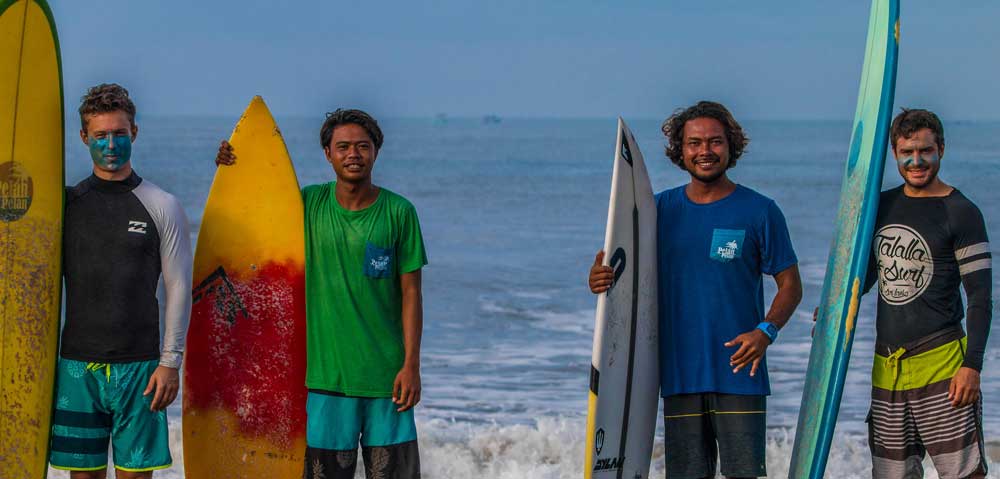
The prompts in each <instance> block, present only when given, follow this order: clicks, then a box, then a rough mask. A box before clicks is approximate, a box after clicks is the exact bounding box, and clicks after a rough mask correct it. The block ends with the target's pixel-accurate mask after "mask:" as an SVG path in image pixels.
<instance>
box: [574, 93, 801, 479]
mask: <svg viewBox="0 0 1000 479" xmlns="http://www.w3.org/2000/svg"><path fill="white" fill-rule="evenodd" d="M662 130H663V133H664V135H665V136H666V137H667V140H668V145H667V156H668V157H669V158H670V159H671V161H673V162H674V163H675V164H677V166H678V167H680V168H681V169H683V170H685V171H687V172H688V173H689V174H690V175H691V182H690V183H688V184H686V185H684V186H680V187H677V188H673V189H668V190H666V191H663V192H661V193H659V194H657V195H656V206H657V251H658V256H659V258H658V268H659V271H658V276H659V285H660V290H659V311H660V374H661V378H660V389H661V393H662V395H663V410H664V422H665V436H666V437H665V449H666V453H665V458H666V469H667V477H670V478H687V477H691V478H701V477H713V476H715V473H716V467H717V457H718V458H719V459H720V461H719V462H721V472H722V474H723V475H724V476H726V477H730V478H736V477H759V476H764V475H766V468H765V451H764V446H765V436H764V435H765V410H766V407H765V397H766V396H767V395H768V394H770V392H771V390H770V385H769V383H768V379H767V363H766V361H765V359H764V352H765V351H766V350H767V347H768V346H769V345H770V344H771V343H773V342H774V340H775V339H776V338H777V335H778V330H779V329H781V327H782V326H784V325H785V323H787V322H788V319H789V318H790V317H791V315H792V313H793V312H794V311H795V307H796V306H798V304H799V301H800V300H801V299H802V283H801V280H800V278H799V270H798V266H797V262H798V260H797V259H796V257H795V251H794V250H793V249H792V242H791V239H790V238H789V235H788V227H787V226H786V225H785V218H784V216H783V215H782V214H781V210H780V209H779V208H778V206H777V205H776V204H775V203H774V201H773V200H771V199H770V198H767V197H765V196H763V195H761V194H760V193H757V192H755V191H753V190H751V189H749V188H747V187H745V186H742V185H737V184H736V183H733V182H732V180H730V179H729V178H728V177H727V176H726V171H727V170H728V169H729V168H732V167H734V166H736V160H737V159H738V158H739V157H740V155H741V154H742V153H743V150H744V148H745V147H746V145H747V143H749V139H748V138H747V137H746V136H745V135H744V133H743V129H742V128H741V127H740V125H739V123H737V122H736V120H735V119H734V118H733V116H732V114H730V113H729V111H728V110H727V109H726V108H725V107H724V106H722V105H721V104H719V103H714V102H708V101H702V102H699V103H698V104H696V105H694V106H692V107H690V108H687V109H685V110H680V111H678V112H677V113H675V114H674V115H673V116H671V117H670V118H668V119H667V120H666V121H665V122H664V123H663V127H662ZM603 259H604V253H603V252H598V254H597V258H595V260H594V265H593V267H592V268H591V270H590V278H589V280H590V289H591V291H593V292H594V293H595V294H598V293H603V292H605V291H607V290H608V288H609V287H610V286H611V283H612V281H613V279H614V273H613V271H612V269H611V268H610V267H607V266H602V265H601V263H602V260H603ZM762 274H767V275H770V276H773V277H774V280H775V283H777V286H778V293H777V294H776V295H775V297H774V299H773V301H772V303H771V308H770V310H769V311H768V312H767V314H766V315H765V314H764V289H763V279H762V276H761V275H762Z"/></svg>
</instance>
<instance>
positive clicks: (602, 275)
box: [588, 251, 615, 294]
mask: <svg viewBox="0 0 1000 479" xmlns="http://www.w3.org/2000/svg"><path fill="white" fill-rule="evenodd" d="M602 262H604V251H598V252H597V256H596V257H594V265H593V266H591V267H590V278H589V281H588V282H589V283H590V292H591V293H594V294H601V293H603V292H605V291H607V290H609V289H611V283H612V282H613V281H614V280H615V270H613V269H611V267H610V266H602V265H601V263H602Z"/></svg>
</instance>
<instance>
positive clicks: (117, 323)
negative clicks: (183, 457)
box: [49, 84, 192, 479]
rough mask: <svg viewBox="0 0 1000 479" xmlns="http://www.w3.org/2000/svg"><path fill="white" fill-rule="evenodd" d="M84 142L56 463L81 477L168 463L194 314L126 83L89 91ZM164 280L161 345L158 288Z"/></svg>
mask: <svg viewBox="0 0 1000 479" xmlns="http://www.w3.org/2000/svg"><path fill="white" fill-rule="evenodd" d="M79 111H80V122H81V124H82V125H81V126H82V127H81V129H80V139H81V140H82V141H83V143H84V144H85V145H87V147H88V149H89V150H90V157H91V160H92V162H93V174H92V175H91V176H90V177H88V178H86V179H84V180H83V181H81V182H80V183H78V184H77V185H76V186H73V187H71V188H67V189H66V203H65V205H66V206H65V222H64V229H63V275H64V277H65V282H66V283H65V284H66V321H65V325H64V327H63V331H62V341H61V348H60V358H59V366H58V369H57V373H56V409H55V412H54V414H53V421H52V424H53V426H52V442H51V446H50V450H51V452H50V457H49V462H50V464H51V465H52V467H54V468H56V469H65V470H70V471H72V473H71V476H70V477H72V479H103V478H104V477H106V476H107V461H108V443H109V442H110V443H111V446H112V449H113V455H114V464H115V469H116V474H115V475H116V477H118V478H119V479H123V478H124V479H137V478H150V477H152V475H153V472H152V471H154V470H156V469H163V468H167V467H170V465H171V457H170V450H169V447H168V434H167V431H168V430H167V417H166V411H165V409H166V407H167V406H168V405H169V404H170V403H171V402H173V401H174V399H175V398H176V397H177V391H178V388H179V380H178V373H177V370H178V368H179V367H180V365H181V357H182V354H183V351H184V338H185V336H186V332H187V324H188V319H189V317H190V312H191V263H192V261H191V240H190V235H189V232H188V222H187V218H186V217H185V215H184V211H183V209H182V208H181V206H180V203H179V202H178V201H177V200H176V199H175V198H174V197H173V196H172V195H170V194H169V193H166V192H165V191H163V190H161V189H160V188H158V187H157V186H155V185H153V184H152V183H150V182H149V181H147V180H144V179H142V178H140V177H139V175H137V174H136V173H135V172H134V171H133V170H132V163H131V158H132V141H134V140H135V138H136V135H137V134H138V132H139V130H138V127H137V126H136V124H135V105H134V104H133V103H132V100H131V99H130V98H129V95H128V91H127V90H125V89H124V88H122V87H121V86H119V85H114V84H111V85H108V84H102V85H98V86H96V87H93V88H91V89H90V90H89V91H88V92H87V95H85V96H84V97H83V101H82V104H81V105H80V110H79ZM161 274H162V277H163V284H164V291H165V296H166V298H165V299H166V308H165V314H164V317H163V323H164V325H163V331H164V333H163V341H162V346H161V342H160V314H159V304H158V301H157V298H156V290H157V285H158V283H159V280H160V277H161Z"/></svg>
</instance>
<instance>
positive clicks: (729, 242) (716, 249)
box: [708, 228, 746, 263]
mask: <svg viewBox="0 0 1000 479" xmlns="http://www.w3.org/2000/svg"><path fill="white" fill-rule="evenodd" d="M745 237H746V230H724V229H718V228H717V229H715V230H712V247H711V249H710V250H709V252H708V257H709V258H712V259H714V260H716V261H719V262H722V263H728V262H730V261H732V260H734V259H736V258H741V257H742V256H743V239H744V238H745Z"/></svg>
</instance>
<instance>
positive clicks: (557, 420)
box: [50, 114, 1000, 479]
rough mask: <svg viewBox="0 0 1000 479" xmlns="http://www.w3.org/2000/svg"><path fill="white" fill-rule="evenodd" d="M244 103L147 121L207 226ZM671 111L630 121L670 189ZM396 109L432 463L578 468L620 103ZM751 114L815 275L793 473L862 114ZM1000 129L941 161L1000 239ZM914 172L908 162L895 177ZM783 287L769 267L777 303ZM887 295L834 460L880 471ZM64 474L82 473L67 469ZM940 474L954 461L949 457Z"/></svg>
mask: <svg viewBox="0 0 1000 479" xmlns="http://www.w3.org/2000/svg"><path fill="white" fill-rule="evenodd" d="M237 119H238V115H236V114H233V115H231V116H227V117H218V118H181V117H172V118H152V117H151V118H144V117H140V118H139V119H138V120H139V124H140V133H139V138H138V140H137V142H136V143H135V146H134V148H133V164H134V166H135V168H136V170H137V171H138V172H139V174H140V175H142V176H143V177H145V178H147V179H149V180H151V181H153V182H155V183H157V184H158V185H160V186H161V187H163V188H164V189H166V190H168V191H170V192H172V193H173V194H175V195H176V196H177V197H178V198H179V199H180V201H181V202H182V203H183V205H184V207H185V209H186V211H187V214H188V216H189V219H190V221H191V223H192V231H193V232H195V234H196V232H197V230H198V227H199V224H200V220H201V208H202V207H203V205H204V202H205V198H206V196H207V194H208V189H209V185H210V184H211V181H212V176H213V174H214V170H215V166H214V163H213V158H214V156H215V151H216V149H217V147H218V142H219V140H220V139H222V138H227V137H228V136H229V133H230V131H231V129H232V126H233V125H234V124H235V122H236V120H237ZM278 122H279V125H280V127H281V129H282V132H283V134H284V137H285V141H286V143H287V144H288V147H289V151H290V153H291V156H292V158H293V159H294V162H295V166H296V169H297V171H298V175H299V181H300V183H301V184H302V185H307V184H313V183H319V182H326V181H329V180H331V179H332V178H333V172H332V169H331V168H330V166H329V164H328V163H327V162H326V161H325V159H324V158H323V154H322V150H321V149H320V146H319V138H318V137H319V127H320V125H321V123H322V116H321V115H317V116H316V117H314V118H278ZM659 123H660V122H659V121H657V120H636V121H631V122H630V127H631V128H632V130H633V132H634V133H635V135H636V138H637V140H638V141H639V143H640V148H641V150H642V152H643V153H644V155H645V158H646V163H647V166H648V168H649V171H650V175H651V177H652V181H653V187H654V190H655V191H661V190H663V189H666V188H669V187H673V186H677V185H681V184H684V183H685V182H687V175H686V174H685V173H684V172H682V171H681V170H679V169H678V168H677V167H676V166H674V165H673V164H672V163H670V162H669V160H667V159H666V158H665V157H664V155H663V140H662V135H661V134H660V132H659ZM67 126H68V127H69V128H70V129H72V128H74V127H75V125H74V124H73V123H69V124H68V125H67ZM382 126H383V130H384V132H385V135H386V143H385V145H384V147H383V149H382V151H381V152H380V155H379V159H378V161H377V162H376V167H375V181H376V183H377V184H379V185H381V186H384V187H386V188H389V189H391V190H393V191H395V192H397V193H400V194H402V195H404V196H406V197H407V198H409V199H410V200H411V201H412V202H413V203H414V205H415V206H416V208H417V211H418V213H419V215H420V220H421V226H422V228H423V233H424V239H425V242H426V244H427V253H428V256H429V260H430V264H429V265H428V266H427V268H426V269H425V270H424V315H425V320H424V340H423V349H422V358H423V361H422V366H423V368H422V372H423V387H424V391H423V400H422V402H421V404H420V405H419V406H418V409H417V417H418V430H419V434H420V437H421V444H420V447H421V461H422V464H423V471H424V477H426V478H429V479H437V478H470V477H486V478H571V477H573V478H575V477H580V474H581V473H582V466H581V465H582V460H583V452H584V451H583V448H584V446H583V444H584V441H583V439H584V438H583V430H584V423H585V419H586V417H585V416H586V398H587V384H588V374H589V364H590V356H591V342H592V337H593V326H594V307H595V304H596V298H595V297H594V296H593V295H592V294H590V292H589V289H588V288H587V285H586V277H587V273H588V270H589V267H590V264H591V263H592V262H593V255H594V254H595V253H596V251H597V250H598V249H599V248H601V246H602V244H603V238H604V226H605V221H606V215H607V201H608V193H609V189H610V182H611V180H610V174H611V164H612V163H611V159H612V154H613V149H614V141H615V119H614V118H606V119H588V120H556V119H553V120H529V119H505V120H504V121H502V122H501V123H498V124H483V123H482V122H481V121H479V120H478V119H451V120H449V121H447V122H446V123H441V122H435V121H433V120H431V119H426V120H423V119H399V120H394V119H387V120H385V121H383V123H382ZM744 127H745V128H746V129H747V131H748V133H749V135H750V137H751V138H752V141H751V144H750V147H749V148H748V150H747V152H746V153H745V155H744V157H743V158H741V159H740V160H739V162H738V165H737V167H736V168H734V169H733V170H731V172H730V175H731V177H732V178H733V179H734V180H735V181H737V182H739V183H741V184H743V185H746V186H748V187H750V188H753V189H755V190H757V191H759V192H761V193H763V194H765V195H768V196H770V197H771V198H774V199H775V200H776V201H777V202H778V204H779V206H780V207H781V208H782V210H783V212H784V214H785V216H786V218H787V221H788V225H789V228H790V230H791V236H792V240H793V242H794V244H795V248H796V252H797V254H798V256H799V260H800V264H799V267H800V269H801V273H802V279H803V283H804V288H805V289H804V297H803V301H802V304H801V305H800V307H799V309H798V311H797V312H796V314H795V316H794V317H793V319H792V321H791V322H790V323H789V324H788V326H787V327H786V328H785V329H784V330H783V331H782V333H781V336H780V338H779V340H778V342H777V343H776V344H775V345H774V346H773V347H771V348H770V350H769V351H768V365H769V368H770V369H769V372H770V376H771V388H772V392H773V395H772V396H771V397H770V398H769V407H768V409H769V410H768V427H769V433H768V435H769V445H768V470H769V472H770V475H771V477H785V475H786V471H787V469H788V462H789V459H790V452H791V442H792V438H793V437H794V427H795V423H796V420H797V414H798V405H799V402H800V400H801V397H802V385H803V379H804V374H805V368H806V364H807V362H808V356H809V348H810V336H809V331H810V328H811V316H812V310H813V308H814V307H815V306H816V304H817V303H818V300H819V294H820V290H821V288H822V282H823V275H824V268H825V266H826V259H827V254H828V252H829V248H830V245H831V241H832V234H833V222H834V218H835V215H836V207H837V201H838V196H839V192H840V181H841V177H842V175H843V169H844V160H845V158H846V154H847V148H848V140H849V137H850V127H851V125H850V123H849V122H802V121H787V122H778V121H768V122H754V121H748V122H746V123H745V124H744ZM998 129H1000V124H997V123H965V122H955V123H948V124H946V132H947V154H946V155H945V157H944V159H943V174H942V175H941V176H942V178H944V179H945V181H947V182H949V183H951V184H953V185H955V186H957V187H958V188H959V189H961V190H962V191H963V192H964V193H965V194H966V195H967V196H969V197H970V198H971V199H972V200H973V201H975V202H976V203H977V204H978V205H979V206H980V208H981V209H982V211H983V214H984V215H985V217H986V221H987V225H988V227H989V228H990V236H991V237H993V238H1000V216H998V215H1000V208H998V206H1000V188H996V187H995V186H994V185H996V184H1000V157H998V156H997V154H996V152H997V151H1000V140H998V139H997V136H996V132H997V131H998ZM71 133H72V134H70V135H68V136H67V148H66V155H67V182H68V183H71V184H72V183H75V182H76V181H78V180H79V179H82V178H83V177H85V176H86V175H87V174H88V173H89V168H90V160H89V156H88V154H87V151H86V149H85V148H84V145H82V144H81V143H80V141H79V138H78V137H76V136H73V135H74V134H75V132H71ZM237 154H238V152H237ZM899 182H900V180H899V176H898V174H897V173H896V171H895V169H894V163H893V162H891V159H890V163H889V166H888V167H887V170H886V174H885V186H886V187H891V186H895V185H897V184H899ZM192 241H194V238H193V237H192ZM994 248H996V247H994ZM997 286H998V283H997V282H996V279H995V280H994V289H1000V288H997ZM773 294H774V286H773V282H771V281H769V280H768V281H767V284H766V287H765V301H766V302H768V303H769V299H770V297H771V296H773ZM874 304H875V303H874V295H869V296H868V297H866V298H865V299H864V301H863V302H862V307H861V315H860V320H859V325H858V328H857V333H856V340H855V343H854V350H853V354H852V359H851V365H852V368H851V371H850V373H849V375H848V379H847V386H846V388H845V393H844V398H843V404H842V408H841V413H840V419H839V422H838V425H837V437H836V440H835V443H834V447H833V452H832V454H831V457H830V461H829V466H828V468H827V472H828V477H838V478H849V477H858V478H861V477H870V467H871V461H870V458H869V456H868V448H867V442H866V436H865V434H866V433H865V431H866V429H865V425H864V422H863V419H864V416H865V414H866V413H867V408H868V401H869V398H870V394H869V388H870V379H869V378H870V368H871V362H872V360H871V358H872V350H873V339H874ZM998 328H1000V327H998V326H994V328H993V330H994V334H993V337H992V339H991V341H990V345H989V348H988V351H987V359H986V367H985V370H984V372H983V386H982V387H983V394H984V397H985V411H986V413H985V431H986V436H987V441H988V442H989V443H990V445H991V447H990V449H991V450H993V452H992V455H993V456H992V457H993V458H992V462H993V464H992V470H993V472H992V474H993V475H991V476H990V477H1000V476H997V475H996V470H997V469H998V468H1000V464H997V463H996V462H997V461H998V460H1000V453H998V452H997V450H998V449H1000V368H997V367H996V364H998V359H1000V349H998V348H997V346H998V345H1000V343H998V341H1000V340H998V339H997V336H998V335H997V334H996V333H997V329H998ZM168 411H169V417H170V420H171V421H172V426H171V427H172V431H171V432H172V441H173V449H172V450H173V454H174V459H175V466H174V467H173V468H171V469H168V470H166V471H164V472H159V473H157V477H165V478H178V477H183V465H182V463H183V460H182V457H183V455H182V445H181V442H180V401H179V400H178V401H177V402H176V403H175V404H174V405H172V406H171V407H170V408H169V410H168ZM657 435H658V439H657V443H656V448H655V450H654V460H653V465H652V470H653V476H652V477H662V475H663V472H662V468H663V459H662V457H663V450H662V439H661V438H662V424H661V425H660V426H659V429H658V432H657ZM50 477H67V475H66V474H65V473H62V472H57V471H52V474H51V475H50ZM359 477H361V476H360V471H359ZM927 477H937V476H936V475H935V474H934V472H933V468H932V467H928V474H927Z"/></svg>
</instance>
